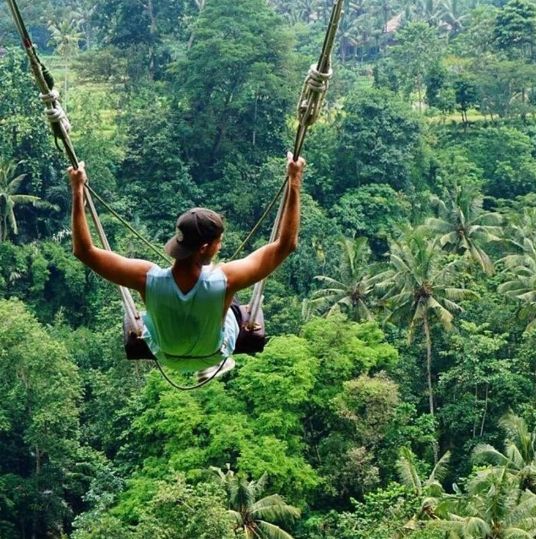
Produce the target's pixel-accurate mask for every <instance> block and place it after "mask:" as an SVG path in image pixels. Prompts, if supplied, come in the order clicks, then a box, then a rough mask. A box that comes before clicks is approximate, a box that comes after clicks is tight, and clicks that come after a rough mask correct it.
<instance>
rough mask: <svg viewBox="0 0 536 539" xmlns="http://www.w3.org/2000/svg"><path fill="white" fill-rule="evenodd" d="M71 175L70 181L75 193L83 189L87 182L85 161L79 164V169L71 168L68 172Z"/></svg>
mask: <svg viewBox="0 0 536 539" xmlns="http://www.w3.org/2000/svg"><path fill="white" fill-rule="evenodd" d="M67 172H68V173H69V179H70V180H71V188H72V190H73V191H76V190H78V189H80V188H82V187H84V185H85V184H86V182H87V174H86V167H85V164H84V162H83V161H81V162H80V163H79V164H78V168H76V169H75V168H73V167H69V169H68V170H67Z"/></svg>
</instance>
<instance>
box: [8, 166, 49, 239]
mask: <svg viewBox="0 0 536 539" xmlns="http://www.w3.org/2000/svg"><path fill="white" fill-rule="evenodd" d="M21 163H22V161H21V162H19V163H14V162H3V163H2V162H0V242H2V241H6V240H7V237H8V234H9V231H11V232H12V233H13V234H18V232H19V229H18V226H17V220H16V218H15V206H17V205H19V204H21V205H22V204H33V205H34V206H37V205H39V203H40V202H41V199H40V198H39V197H36V196H32V195H21V194H17V191H18V190H19V188H20V186H21V183H22V181H23V180H24V178H25V177H26V174H19V175H18V176H15V171H16V170H17V167H18V166H19V165H20V164H21ZM41 205H46V206H50V205H48V204H46V203H43V202H41Z"/></svg>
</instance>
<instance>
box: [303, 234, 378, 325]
mask: <svg viewBox="0 0 536 539" xmlns="http://www.w3.org/2000/svg"><path fill="white" fill-rule="evenodd" d="M338 244H339V246H340V247H341V259H340V265H339V278H338V279H336V278H333V277H328V276H327V275H317V276H316V277H315V279H316V280H317V281H320V282H321V283H323V284H324V287H323V288H321V289H320V290H317V291H315V292H314V293H313V295H312V297H311V300H310V302H309V306H310V307H313V308H316V310H318V311H320V312H325V313H326V314H327V315H328V316H329V315H331V314H333V313H334V312H337V311H342V312H344V313H345V314H347V315H348V317H349V318H350V319H351V320H355V321H356V322H359V321H361V320H371V319H372V318H373V317H372V313H371V311H370V303H371V296H372V292H373V289H374V282H375V279H376V278H375V277H374V276H373V275H372V274H371V267H370V261H369V260H370V248H369V246H368V242H367V239H366V238H356V239H353V240H351V239H348V238H341V239H340V240H339V242H338Z"/></svg>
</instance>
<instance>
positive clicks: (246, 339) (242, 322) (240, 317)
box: [231, 299, 267, 355]
mask: <svg viewBox="0 0 536 539" xmlns="http://www.w3.org/2000/svg"><path fill="white" fill-rule="evenodd" d="M231 310H232V311H233V314H234V315H235V318H236V321H237V322H238V327H239V328H240V332H239V333H238V337H237V339H236V344H235V349H234V353H235V354H249V355H254V354H257V353H259V352H262V351H263V350H264V347H265V345H266V342H267V337H266V329H265V325H264V314H263V312H262V308H261V309H259V312H258V313H257V319H256V321H255V325H254V326H253V327H249V326H250V320H251V318H250V312H249V310H248V306H247V305H240V303H238V301H237V300H236V299H233V302H232V303H231Z"/></svg>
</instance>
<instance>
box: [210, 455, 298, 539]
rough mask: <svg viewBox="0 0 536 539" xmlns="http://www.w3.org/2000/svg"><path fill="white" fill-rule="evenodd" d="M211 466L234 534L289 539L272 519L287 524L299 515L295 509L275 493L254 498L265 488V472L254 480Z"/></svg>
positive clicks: (228, 469)
mask: <svg viewBox="0 0 536 539" xmlns="http://www.w3.org/2000/svg"><path fill="white" fill-rule="evenodd" d="M211 469H212V470H213V471H215V472H216V473H217V474H218V477H219V479H220V481H221V484H222V485H223V487H224V488H225V490H226V491H227V494H228V496H229V514H230V515H231V516H232V518H233V519H234V521H235V533H237V534H242V533H243V537H244V538H245V539H293V538H292V536H291V535H290V534H289V533H288V532H286V531H284V530H283V529H282V528H280V527H279V526H277V525H276V524H274V523H273V522H279V523H282V524H287V523H290V522H292V521H294V520H295V519H297V518H298V517H299V516H300V511H299V509H297V508H296V507H293V506H291V505H288V504H287V503H285V501H284V500H283V498H282V497H281V496H279V495H278V494H272V495H270V496H265V497H264V498H260V499H258V498H259V496H260V495H261V494H262V493H263V492H264V490H265V489H266V483H267V481H268V475H267V474H266V473H264V474H263V475H262V476H261V478H260V479H259V480H257V481H247V479H245V478H244V477H237V476H236V475H235V474H234V472H233V471H232V470H231V469H230V468H229V465H228V466H227V471H226V472H225V473H224V472H223V471H222V470H221V469H220V468H211Z"/></svg>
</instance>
